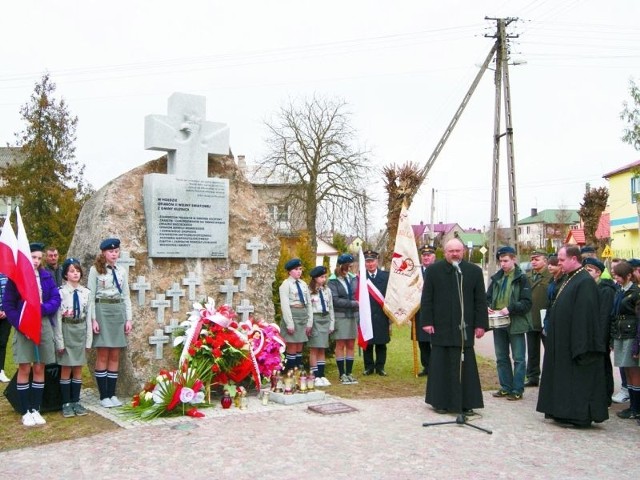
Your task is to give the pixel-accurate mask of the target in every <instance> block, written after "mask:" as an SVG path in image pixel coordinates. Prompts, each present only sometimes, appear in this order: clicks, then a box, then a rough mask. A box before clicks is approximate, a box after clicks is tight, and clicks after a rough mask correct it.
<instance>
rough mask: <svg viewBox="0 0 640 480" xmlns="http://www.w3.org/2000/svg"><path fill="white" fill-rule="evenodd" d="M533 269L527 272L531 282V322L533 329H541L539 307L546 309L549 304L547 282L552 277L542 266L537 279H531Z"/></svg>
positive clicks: (538, 330)
mask: <svg viewBox="0 0 640 480" xmlns="http://www.w3.org/2000/svg"><path fill="white" fill-rule="evenodd" d="M533 273H534V272H533V271H531V272H529V273H528V274H527V278H528V279H529V283H530V284H531V302H532V304H531V323H532V324H533V330H535V331H537V332H540V331H542V320H543V319H542V318H540V309H546V308H547V307H548V306H549V294H548V292H547V290H548V289H549V282H550V281H551V279H552V278H553V277H552V275H551V272H549V270H547V267H544V268H543V269H542V271H541V272H540V276H539V277H538V279H537V280H535V281H534V280H533Z"/></svg>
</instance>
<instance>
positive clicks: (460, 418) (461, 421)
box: [422, 263, 493, 435]
mask: <svg viewBox="0 0 640 480" xmlns="http://www.w3.org/2000/svg"><path fill="white" fill-rule="evenodd" d="M453 267H454V269H455V270H456V273H455V275H456V286H457V287H458V300H459V301H460V312H461V313H460V326H459V328H460V340H461V346H460V368H459V370H458V382H459V385H460V405H459V406H460V413H459V414H458V415H457V416H456V419H455V420H448V421H445V422H425V423H423V424H422V426H423V427H432V426H436V425H453V424H456V425H466V426H467V427H473V428H475V429H476V430H480V431H481V432H485V433H488V434H489V435H491V434H492V433H493V432H492V431H491V430H489V429H487V428H483V427H480V426H478V425H474V424H473V423H469V422H467V416H466V415H465V414H464V410H463V408H462V401H463V397H464V384H463V382H462V365H463V364H464V342H465V340H466V339H467V331H466V326H467V324H466V323H465V321H464V295H463V293H462V285H463V278H462V271H461V270H460V266H459V265H458V264H457V263H455V264H454V265H453Z"/></svg>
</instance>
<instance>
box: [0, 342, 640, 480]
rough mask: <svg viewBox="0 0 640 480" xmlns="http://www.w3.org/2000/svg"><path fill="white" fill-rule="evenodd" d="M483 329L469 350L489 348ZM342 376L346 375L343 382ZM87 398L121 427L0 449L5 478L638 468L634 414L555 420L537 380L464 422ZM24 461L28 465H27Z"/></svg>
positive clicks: (400, 412) (423, 412)
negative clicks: (195, 411)
mask: <svg viewBox="0 0 640 480" xmlns="http://www.w3.org/2000/svg"><path fill="white" fill-rule="evenodd" d="M489 341H490V337H489V340H484V341H483V342H481V343H482V345H479V347H478V349H479V351H481V352H483V351H486V352H487V353H488V351H489V350H490V348H489V347H488V346H487V345H489ZM345 388H348V386H345ZM85 395H86V397H85V398H84V403H85V405H86V406H87V407H88V408H90V409H91V410H93V412H94V413H97V414H100V415H104V416H106V417H108V418H111V419H112V420H114V421H116V422H117V423H118V424H119V425H121V426H122V427H123V428H122V429H121V430H118V431H116V432H109V433H106V434H102V435H97V436H93V437H87V438H79V439H76V440H70V441H65V442H61V443H57V444H52V445H44V446H41V447H35V448H28V449H21V450H13V451H8V452H2V453H0V464H1V465H2V470H1V471H0V472H1V473H0V478H3V479H24V478H30V479H41V478H42V479H44V478H47V479H74V480H80V479H93V480H98V479H100V480H101V479H126V478H136V479H137V478H151V479H165V478H167V479H179V480H183V479H199V478H212V479H223V480H224V479H234V480H242V479H252V480H254V479H279V480H287V479H299V478H305V479H323V480H328V479H350V480H353V479H394V480H400V479H442V478H464V479H480V480H483V479H491V480H496V479H527V480H529V479H556V478H558V479H565V480H569V479H587V478H588V479H616V480H624V479H627V478H629V479H631V478H637V473H636V471H635V469H634V468H633V465H635V464H636V463H637V458H638V454H637V452H638V445H639V442H640V426H638V425H637V424H636V422H635V420H621V419H619V418H617V417H616V415H615V412H616V411H619V410H621V409H622V408H624V407H625V405H614V406H613V407H612V409H611V410H610V419H609V420H608V421H606V422H604V423H602V424H598V425H596V426H594V427H593V428H590V429H584V430H582V429H568V428H563V427H561V426H559V425H557V424H555V423H554V422H552V421H550V420H545V419H544V417H543V415H542V414H540V413H537V412H536V411H535V405H536V401H537V388H533V389H527V390H526V392H525V396H524V399H523V400H522V401H519V402H510V401H506V400H504V399H496V398H493V397H492V396H491V392H484V402H485V408H484V409H480V410H478V412H479V413H480V414H481V415H480V416H478V417H473V418H472V419H471V420H470V422H471V423H473V424H476V425H479V426H482V427H484V428H488V429H490V430H492V432H493V433H492V434H491V435H489V434H486V433H484V432H481V431H478V430H476V429H474V428H471V427H468V426H465V425H458V424H452V425H440V426H429V427H424V426H423V423H425V422H438V421H446V420H450V421H454V420H455V418H454V416H452V415H439V414H437V413H435V412H434V411H433V410H432V409H431V408H430V407H429V406H428V405H426V404H425V403H424V400H423V398H422V397H408V398H393V399H373V400H372V399H356V400H352V399H349V400H342V399H340V398H337V397H330V396H329V397H327V399H326V400H324V402H335V401H342V402H344V403H346V404H348V405H350V406H352V407H354V408H355V409H357V411H356V412H352V413H344V414H337V415H320V414H318V413H313V412H311V411H309V409H308V406H309V404H297V405H278V404H273V403H271V404H269V405H268V406H263V405H261V403H260V401H259V400H258V398H256V397H250V398H249V406H248V408H247V409H246V410H238V409H235V408H232V409H230V410H223V409H221V408H220V407H216V408H213V409H209V410H206V415H207V416H206V418H202V419H190V418H187V417H175V418H170V419H158V420H154V421H153V422H131V421H129V420H127V419H125V418H123V417H121V416H119V415H118V414H117V410H116V409H111V410H107V409H104V408H102V407H100V406H99V405H98V403H97V399H96V398H95V393H94V392H93V391H91V390H86V391H85ZM26 472H28V473H26Z"/></svg>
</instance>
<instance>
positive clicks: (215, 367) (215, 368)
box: [211, 363, 220, 373]
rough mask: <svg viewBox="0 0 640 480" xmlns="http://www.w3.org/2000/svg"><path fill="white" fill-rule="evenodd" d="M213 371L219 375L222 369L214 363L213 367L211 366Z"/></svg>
mask: <svg viewBox="0 0 640 480" xmlns="http://www.w3.org/2000/svg"><path fill="white" fill-rule="evenodd" d="M211 371H212V372H213V373H219V372H220V367H219V366H218V364H217V363H214V364H213V365H211Z"/></svg>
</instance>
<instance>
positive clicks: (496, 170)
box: [485, 17, 518, 275]
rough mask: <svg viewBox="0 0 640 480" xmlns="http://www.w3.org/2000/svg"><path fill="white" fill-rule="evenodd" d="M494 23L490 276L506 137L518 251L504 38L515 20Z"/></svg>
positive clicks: (512, 223) (513, 238) (511, 211)
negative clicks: (504, 126)
mask: <svg viewBox="0 0 640 480" xmlns="http://www.w3.org/2000/svg"><path fill="white" fill-rule="evenodd" d="M485 20H495V21H496V23H497V28H496V33H495V35H485V36H487V37H491V38H495V39H496V44H495V45H496V70H495V76H494V84H495V104H494V127H493V172H492V178H493V181H492V188H491V217H490V219H489V259H488V261H487V270H488V274H489V275H492V274H493V273H494V271H495V266H496V252H497V250H498V222H499V220H500V219H499V218H498V192H499V185H500V180H499V178H500V139H501V138H502V137H503V136H506V142H507V171H508V172H507V174H508V175H507V179H508V189H509V217H510V218H509V220H510V222H509V226H510V230H511V235H510V238H511V241H512V242H513V247H514V248H515V249H516V252H517V251H518V204H517V198H516V173H515V161H514V153H513V123H512V118H511V87H510V84H509V50H508V46H507V39H509V38H517V37H518V35H507V33H506V27H507V25H509V24H510V23H511V22H514V21H516V20H517V19H516V18H489V17H485ZM503 95H504V113H505V124H506V131H505V132H504V133H502V132H501V122H500V120H501V113H502V108H501V107H502V96H503Z"/></svg>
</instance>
